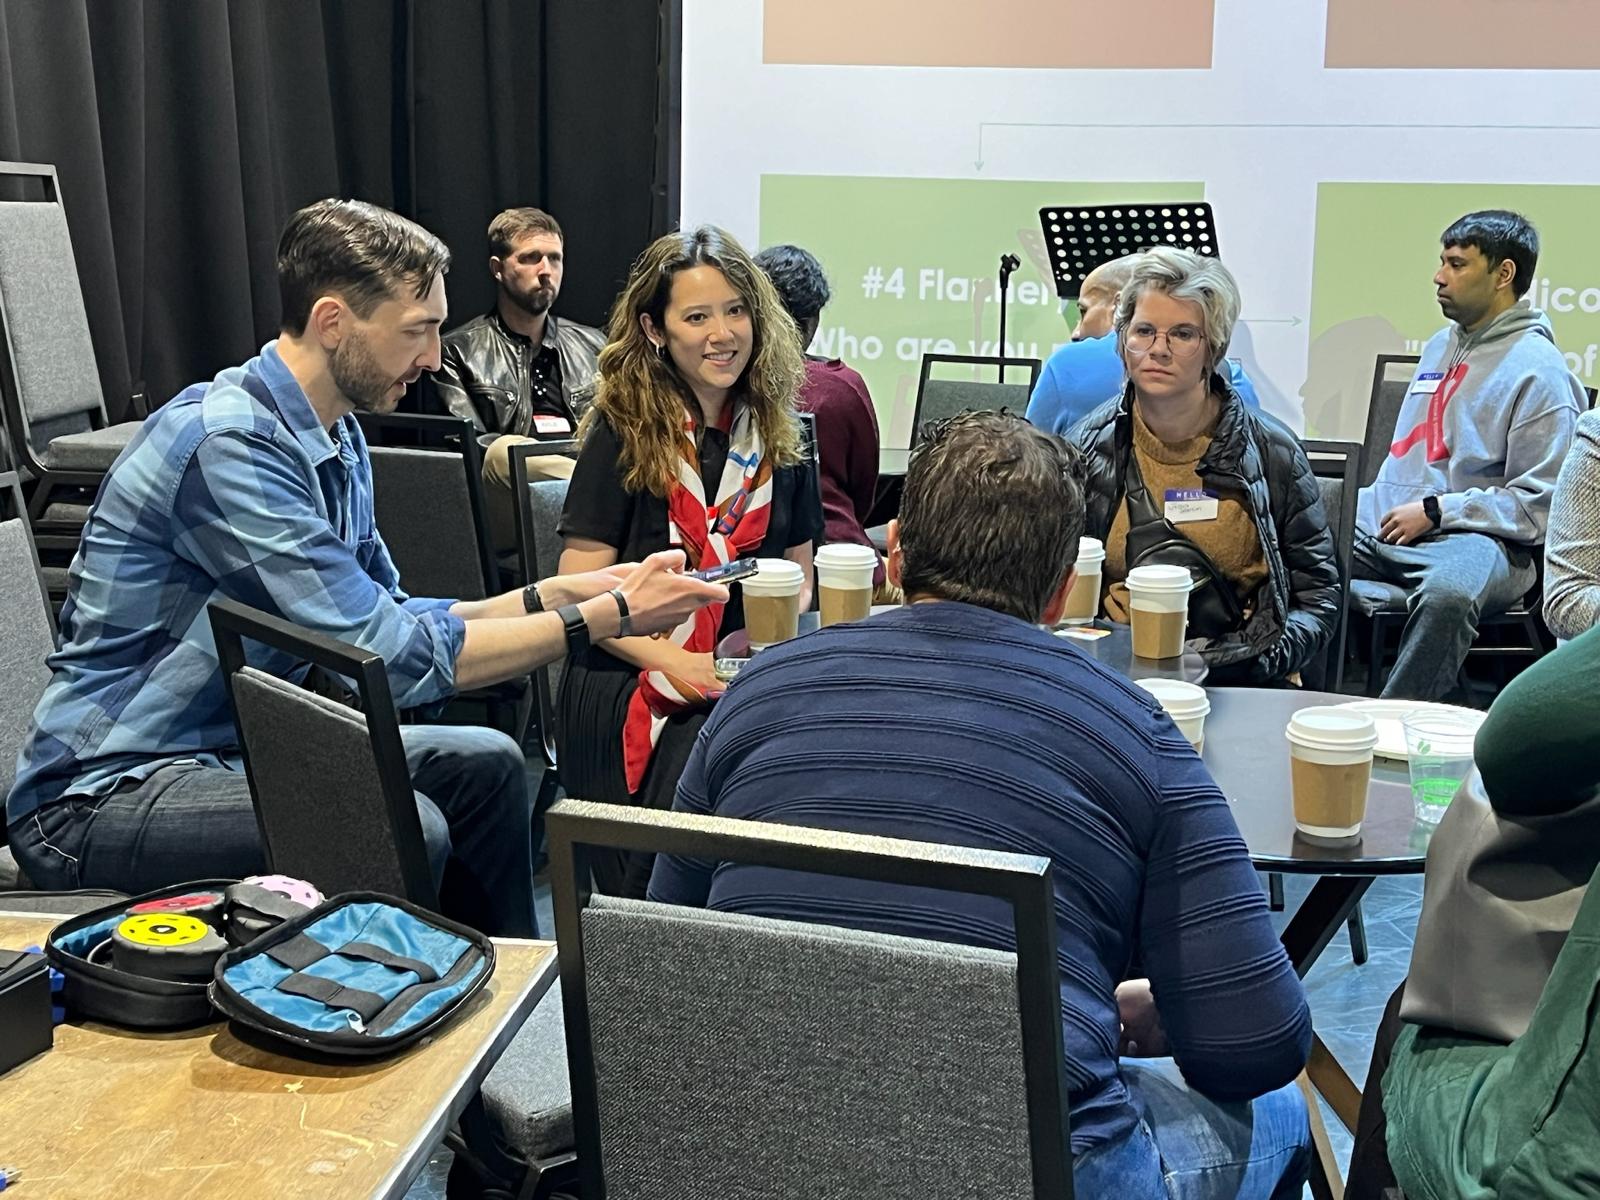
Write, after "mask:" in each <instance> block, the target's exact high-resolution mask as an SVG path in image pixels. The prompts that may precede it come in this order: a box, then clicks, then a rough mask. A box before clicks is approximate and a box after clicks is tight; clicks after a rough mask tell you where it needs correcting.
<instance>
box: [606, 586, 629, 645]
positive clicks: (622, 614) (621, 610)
mask: <svg viewBox="0 0 1600 1200" xmlns="http://www.w3.org/2000/svg"><path fill="white" fill-rule="evenodd" d="M606 595H608V596H610V597H611V598H612V599H613V600H615V601H616V602H617V619H618V623H617V636H618V637H631V636H632V635H633V617H632V615H631V614H630V613H629V612H628V601H627V599H626V598H625V597H624V596H623V594H622V589H621V588H612V589H611V590H610V591H609V592H607V593H606Z"/></svg>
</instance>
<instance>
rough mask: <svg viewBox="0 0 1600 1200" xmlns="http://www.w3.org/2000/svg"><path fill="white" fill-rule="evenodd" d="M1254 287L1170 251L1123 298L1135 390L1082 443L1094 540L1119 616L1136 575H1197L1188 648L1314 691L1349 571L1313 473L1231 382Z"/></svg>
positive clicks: (1109, 605)
mask: <svg viewBox="0 0 1600 1200" xmlns="http://www.w3.org/2000/svg"><path fill="white" fill-rule="evenodd" d="M1239 308H1240V301H1239V287H1238V284H1236V283H1235V282H1234V278H1233V275H1232V274H1231V273H1230V272H1229V271H1228V269H1227V268H1226V267H1224V266H1223V265H1222V264H1221V263H1220V262H1218V261H1217V260H1216V259H1214V258H1207V257H1204V256H1202V255H1199V254H1194V253H1191V252H1190V251H1187V250H1178V249H1175V248H1172V247H1165V246H1163V247H1159V248H1157V249H1154V250H1151V251H1149V252H1148V253H1147V254H1144V255H1142V256H1141V257H1140V259H1139V261H1138V262H1137V264H1135V266H1134V268H1133V275H1132V277H1131V278H1130V279H1129V281H1128V284H1127V286H1126V287H1124V288H1123V290H1122V293H1121V296H1120V297H1119V299H1118V302H1117V313H1116V332H1117V349H1118V353H1119V354H1120V355H1121V358H1122V365H1123V369H1124V371H1125V372H1126V375H1127V383H1126V385H1125V387H1124V389H1123V392H1122V395H1121V396H1118V397H1114V398H1113V399H1111V400H1110V401H1108V402H1107V403H1105V404H1103V405H1101V406H1100V408H1098V409H1096V410H1095V411H1094V412H1092V413H1090V414H1089V415H1088V416H1086V417H1084V419H1083V420H1082V421H1080V422H1079V423H1078V424H1077V425H1076V426H1075V427H1074V428H1073V429H1072V431H1071V433H1070V434H1069V435H1068V436H1069V437H1070V438H1071V440H1073V441H1075V442H1076V443H1077V444H1078V446H1079V448H1080V449H1081V450H1082V451H1083V453H1084V456H1085V464H1086V471H1087V479H1086V486H1085V489H1084V492H1085V500H1086V503H1087V508H1088V519H1087V522H1086V528H1085V530H1084V532H1085V533H1086V534H1088V535H1089V536H1091V537H1097V538H1100V539H1101V540H1102V541H1103V542H1105V549H1106V559H1105V565H1104V567H1103V569H1102V575H1101V579H1102V587H1103V588H1104V597H1103V603H1104V609H1105V614H1106V616H1108V617H1109V618H1111V619H1112V620H1114V621H1121V622H1127V621H1128V619H1129V615H1128V608H1129V606H1128V590H1127V585H1126V580H1127V577H1128V572H1129V570H1131V569H1132V568H1133V567H1136V566H1144V565H1149V564H1153V563H1170V564H1177V565H1181V566H1184V567H1187V568H1188V569H1189V571H1190V573H1191V574H1192V575H1193V576H1194V579H1195V587H1194V590H1193V591H1191V592H1190V594H1189V623H1188V629H1187V638H1188V640H1189V641H1190V642H1191V643H1194V644H1196V645H1197V648H1198V649H1199V650H1200V652H1201V655H1202V656H1203V657H1204V659H1205V661H1206V663H1207V665H1208V667H1209V668H1210V676H1209V678H1208V682H1210V683H1258V684H1272V683H1280V682H1283V681H1291V682H1299V675H1298V673H1299V672H1300V671H1301V670H1302V669H1304V668H1305V667H1306V666H1307V665H1308V664H1309V663H1310V662H1311V661H1312V659H1313V658H1315V656H1316V655H1317V654H1318V652H1319V651H1320V650H1321V649H1322V648H1323V646H1324V645H1326V644H1327V643H1328V641H1329V640H1330V638H1331V637H1332V634H1333V630H1334V624H1335V621H1336V620H1337V617H1338V610H1339V568H1338V563H1337V560H1336V558H1335V555H1334V547H1333V537H1332V535H1331V534H1330V533H1329V530H1328V522H1327V519H1326V517H1325V516H1324V514H1323V511H1322V495H1321V491H1320V489H1319V488H1318V485H1317V480H1316V477H1315V476H1314V475H1313V474H1312V472H1311V464H1310V462H1309V461H1308V460H1307V459H1306V456H1305V452H1304V451H1303V450H1302V449H1301V448H1300V444H1299V442H1297V441H1296V440H1295V437H1294V434H1292V433H1291V432H1290V431H1289V430H1288V429H1287V428H1286V427H1285V426H1283V425H1282V424H1281V423H1280V422H1278V421H1277V420H1275V419H1274V418H1272V417H1270V416H1268V415H1267V414H1265V413H1262V412H1259V411H1255V410H1252V409H1249V408H1247V407H1246V406H1245V405H1244V403H1243V402H1242V401H1241V400H1240V399H1239V395H1238V393H1237V392H1235V391H1234V390H1233V388H1232V387H1231V386H1230V385H1229V384H1228V383H1227V381H1226V378H1225V377H1224V376H1222V375H1219V374H1218V373H1217V371H1218V367H1219V365H1220V364H1221V363H1222V361H1223V356H1224V355H1225V354H1226V352H1227V349H1228V342H1229V340H1230V339H1231V338H1232V336H1233V326H1234V323H1235V322H1236V321H1237V320H1238V317H1239Z"/></svg>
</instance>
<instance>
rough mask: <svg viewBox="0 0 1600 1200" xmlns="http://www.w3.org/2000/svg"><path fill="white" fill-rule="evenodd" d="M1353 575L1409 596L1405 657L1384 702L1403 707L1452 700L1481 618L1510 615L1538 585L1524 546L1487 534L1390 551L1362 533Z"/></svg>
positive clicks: (1448, 535) (1460, 535) (1385, 687)
mask: <svg viewBox="0 0 1600 1200" xmlns="http://www.w3.org/2000/svg"><path fill="white" fill-rule="evenodd" d="M1351 573H1352V574H1353V575H1354V576H1355V577H1356V578H1357V579H1376V580H1379V581H1380V582H1383V583H1392V584H1394V585H1396V586H1397V587H1401V588H1404V589H1405V591H1406V593H1407V596H1406V608H1407V612H1408V615H1407V617H1406V626H1405V629H1404V630H1403V631H1402V632H1401V635H1400V652H1399V654H1398V655H1397V656H1396V658H1395V663H1394V669H1393V670H1392V671H1390V672H1389V678H1388V681H1387V682H1386V683H1385V684H1384V685H1383V695H1384V698H1385V699H1399V700H1438V699H1439V698H1440V697H1442V696H1445V695H1447V694H1449V692H1450V690H1451V689H1452V688H1454V687H1455V686H1456V680H1457V678H1458V677H1459V676H1460V674H1461V665H1462V664H1463V663H1464V662H1466V660H1467V651H1468V650H1469V649H1471V648H1472V641H1473V639H1474V638H1475V637H1477V636H1478V620H1479V618H1480V617H1484V616H1494V615H1496V614H1498V613H1503V612H1505V611H1506V609H1508V608H1510V607H1511V606H1512V605H1513V604H1515V603H1516V602H1517V601H1518V600H1521V599H1522V598H1523V597H1524V596H1526V595H1527V594H1528V591H1529V589H1531V588H1532V587H1533V585H1534V582H1535V581H1536V579H1537V578H1538V575H1537V572H1536V571H1535V570H1534V565H1533V557H1532V554H1531V552H1530V551H1529V550H1528V548H1527V547H1526V546H1513V545H1510V544H1509V543H1507V542H1503V541H1501V540H1500V539H1499V538H1495V537H1490V536H1489V535H1488V534H1483V533H1446V534H1442V535H1440V536H1438V537H1431V538H1427V539H1425V540H1423V541H1420V542H1417V543H1415V544H1413V545H1410V546H1391V545H1388V544H1387V543H1385V542H1380V541H1378V540H1377V539H1376V538H1374V537H1373V536H1372V535H1371V534H1369V533H1365V532H1362V531H1360V530H1357V532H1356V542H1355V555H1354V557H1353V558H1352V560H1351ZM1372 669H1373V670H1377V664H1376V663H1374V664H1373V666H1372Z"/></svg>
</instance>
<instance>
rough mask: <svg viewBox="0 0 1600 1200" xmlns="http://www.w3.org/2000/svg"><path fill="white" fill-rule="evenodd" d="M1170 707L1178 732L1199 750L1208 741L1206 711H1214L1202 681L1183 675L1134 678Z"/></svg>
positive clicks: (1168, 709) (1168, 713)
mask: <svg viewBox="0 0 1600 1200" xmlns="http://www.w3.org/2000/svg"><path fill="white" fill-rule="evenodd" d="M1133 682H1134V684H1135V685H1137V686H1138V687H1142V688H1143V689H1144V690H1145V691H1147V692H1149V693H1150V694H1151V695H1152V696H1154V697H1155V698H1156V699H1157V700H1159V701H1160V702H1161V707H1162V708H1164V709H1166V710H1167V715H1168V716H1170V717H1171V718H1172V723H1173V724H1174V725H1176V726H1177V727H1178V732H1179V733H1181V734H1183V736H1184V737H1186V738H1188V739H1189V744H1190V745H1191V746H1193V747H1194V749H1195V753H1196V754H1198V753H1200V751H1201V749H1202V748H1203V747H1204V746H1205V742H1206V714H1207V713H1209V712H1210V711H1211V700H1210V699H1209V698H1208V697H1207V696H1206V690H1205V688H1203V687H1201V686H1200V685H1199V684H1194V683H1185V682H1184V681H1183V680H1181V679H1135V680H1134V681H1133Z"/></svg>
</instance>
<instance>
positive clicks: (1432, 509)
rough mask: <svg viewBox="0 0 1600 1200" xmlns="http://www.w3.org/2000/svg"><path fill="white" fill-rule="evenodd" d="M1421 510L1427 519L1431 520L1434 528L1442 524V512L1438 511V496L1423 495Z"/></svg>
mask: <svg viewBox="0 0 1600 1200" xmlns="http://www.w3.org/2000/svg"><path fill="white" fill-rule="evenodd" d="M1422 511H1423V512H1424V513H1425V514H1426V515H1427V518H1428V520H1430V521H1432V522H1433V527H1434V528H1435V529H1438V528H1439V527H1440V526H1441V525H1442V524H1444V514H1443V513H1442V512H1440V511H1439V497H1437V496H1424V497H1423V498H1422Z"/></svg>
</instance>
